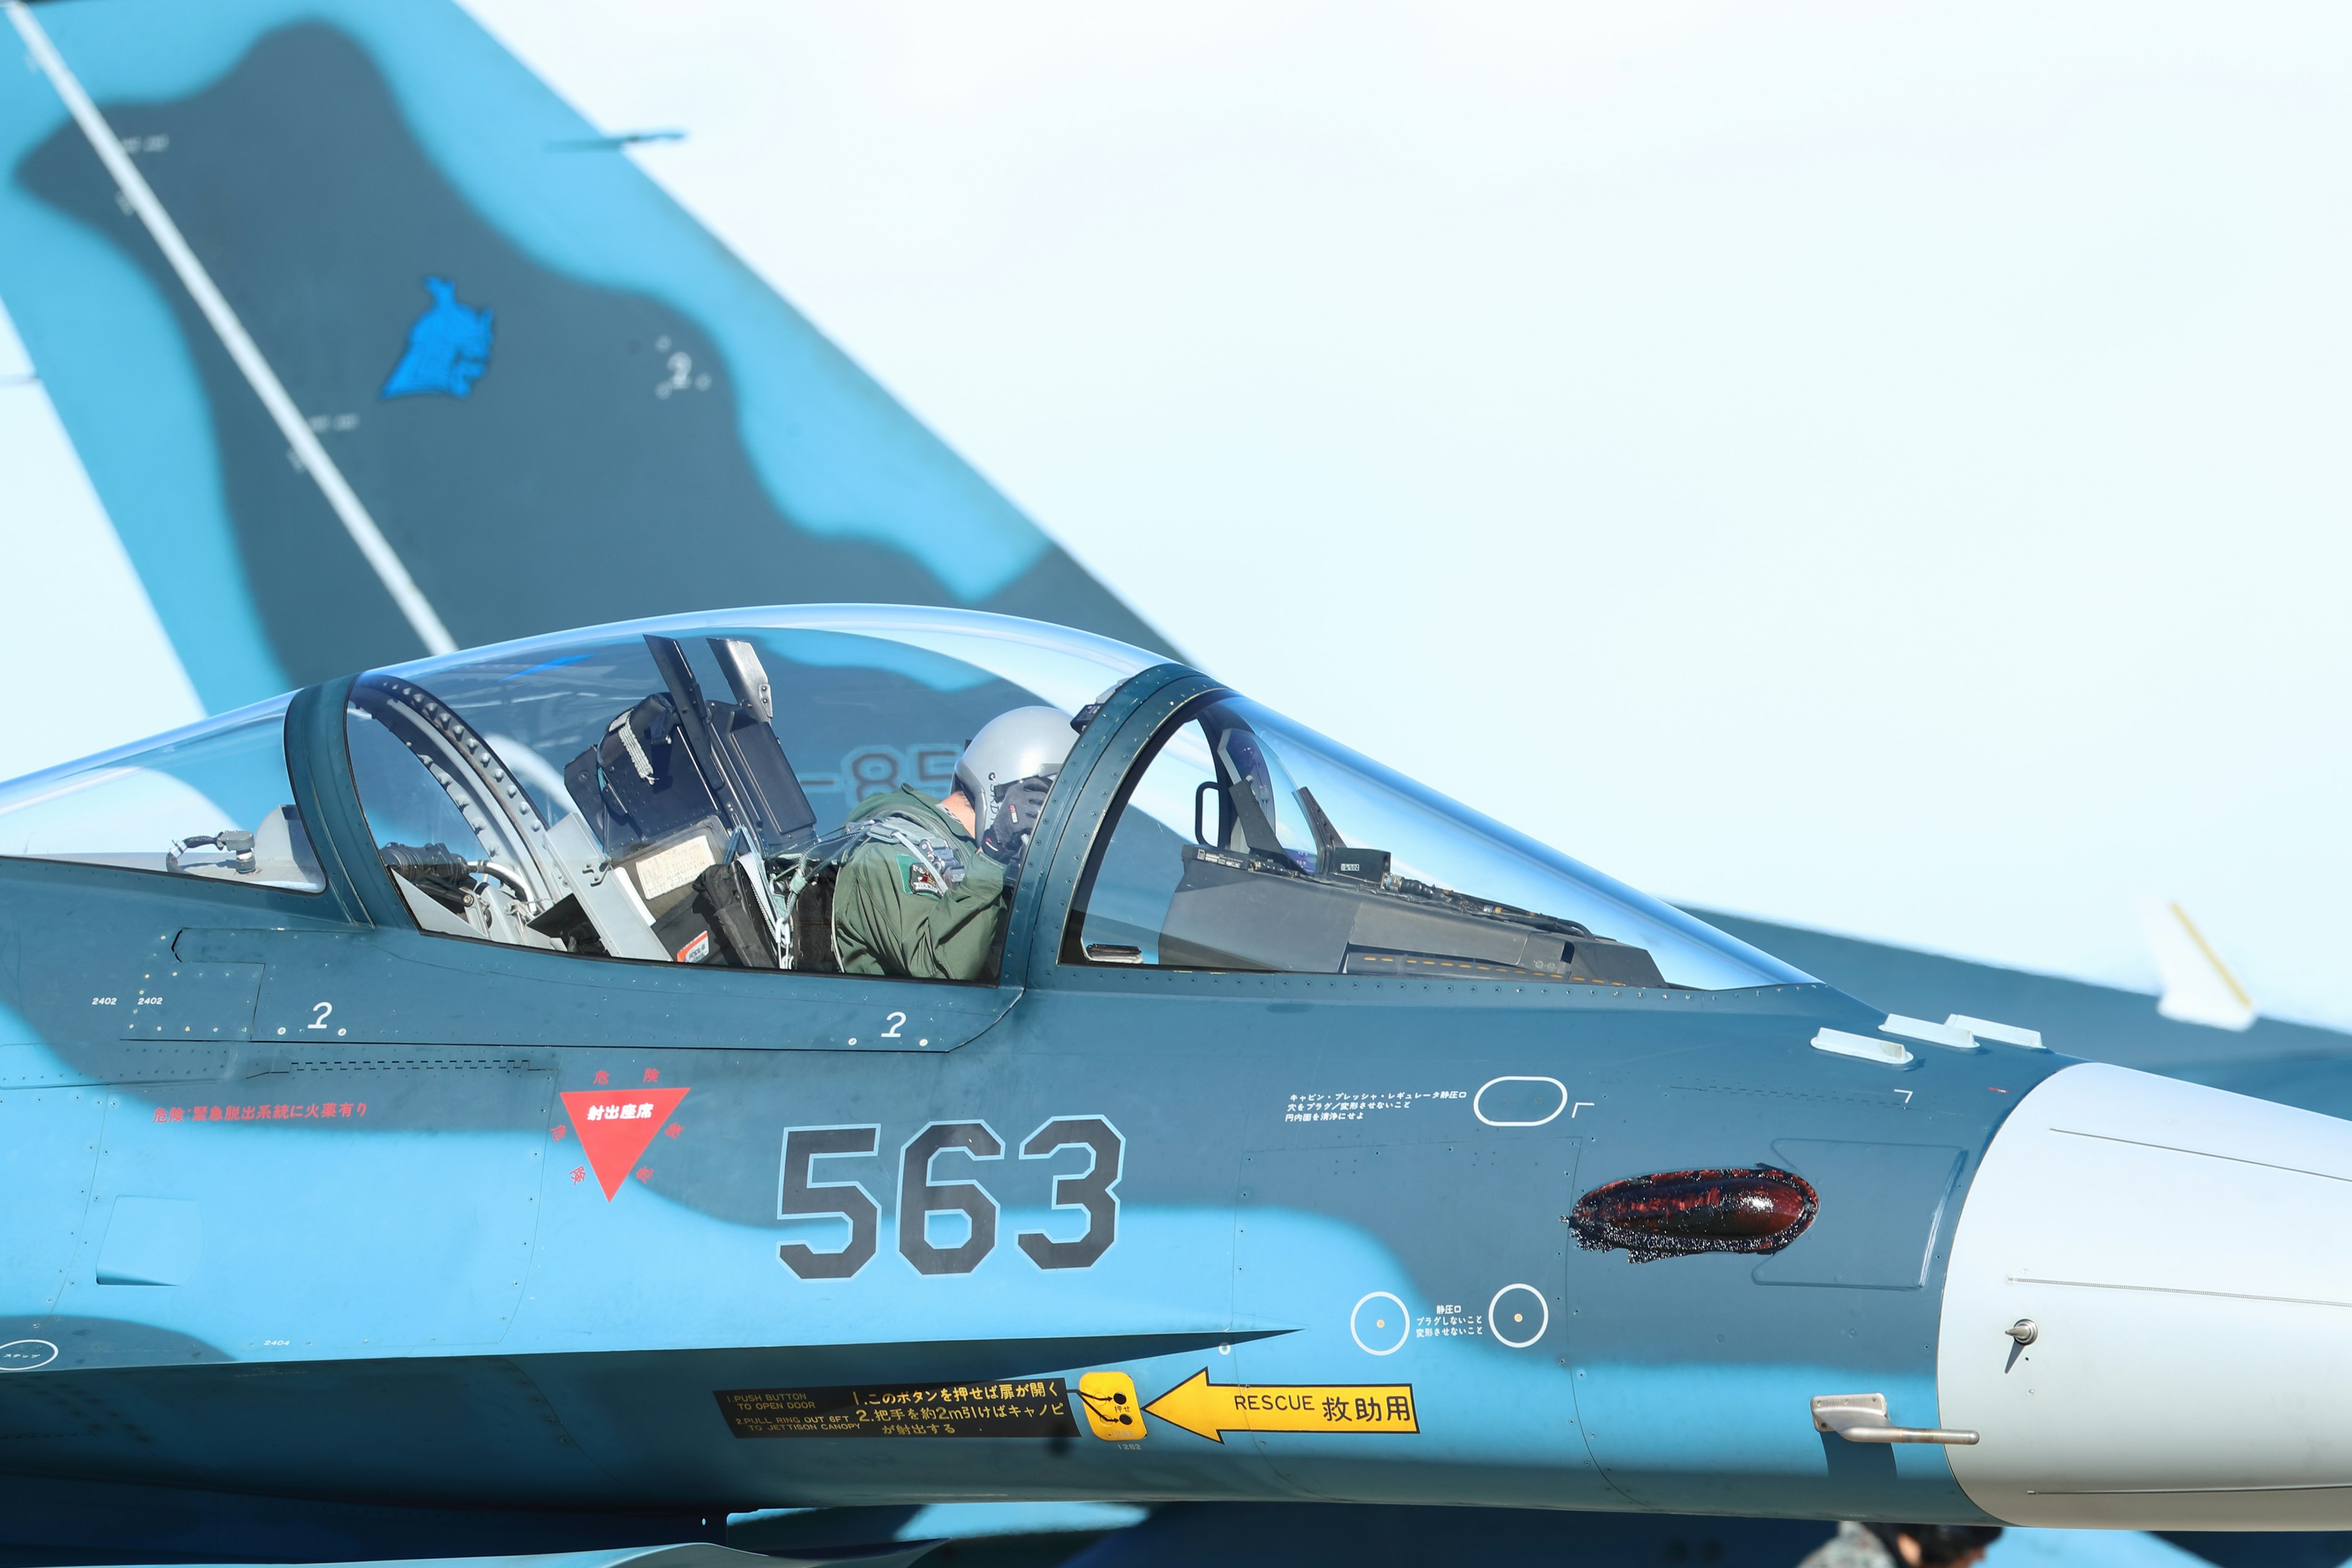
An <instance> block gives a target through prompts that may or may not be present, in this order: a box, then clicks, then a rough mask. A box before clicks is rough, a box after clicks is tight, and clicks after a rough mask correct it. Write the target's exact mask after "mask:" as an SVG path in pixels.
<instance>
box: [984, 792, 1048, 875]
mask: <svg viewBox="0 0 2352 1568" xmlns="http://www.w3.org/2000/svg"><path fill="white" fill-rule="evenodd" d="M1053 787H1054V781H1053V780H1052V779H1051V778H1050V777H1048V776H1047V775H1045V774H1044V773H1034V774H1032V775H1031V776H1029V777H1028V778H1025V779H1015V780H1013V782H1012V783H1011V784H1006V785H1005V786H1004V787H1003V789H1001V790H999V791H998V792H997V795H996V815H995V816H992V817H991V818H990V819H989V823H988V827H987V829H986V831H984V832H982V834H981V836H980V847H981V851H982V853H983V854H985V855H986V856H987V857H988V858H990V859H992V860H996V861H1000V862H1002V863H1003V864H1004V865H1007V866H1010V865H1013V863H1015V862H1016V861H1018V860H1019V859H1020V858H1021V857H1022V856H1023V855H1024V853H1025V852H1027V850H1028V847H1029V835H1030V833H1031V831H1032V830H1033V829H1034V828H1035V827H1036V826H1037V814H1038V813H1039V812H1040V811H1043V810H1044V809H1045V796H1046V795H1047V794H1048V793H1049V792H1050V791H1051V790H1052V789H1053Z"/></svg>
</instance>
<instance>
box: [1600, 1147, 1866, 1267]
mask: <svg viewBox="0 0 2352 1568" xmlns="http://www.w3.org/2000/svg"><path fill="white" fill-rule="evenodd" d="M1819 1206H1820V1197H1819V1194H1816V1193H1815V1192H1814V1191H1813V1188H1812V1184H1811V1183H1810V1182H1808V1181H1806V1180H1805V1179H1804V1178H1803V1177H1802V1176H1800V1175H1796V1174H1794V1173H1790V1172H1788V1171H1783V1170H1780V1169H1778V1168H1776V1167H1774V1166H1771V1165H1753V1166H1750V1167H1748V1169H1746V1170H1743V1171H1661V1172H1658V1173H1656V1174H1654V1175H1648V1176H1628V1177H1626V1178H1625V1179H1624V1180H1623V1181H1622V1182H1612V1183H1610V1184H1608V1185H1607V1186H1605V1187H1595V1188H1593V1189H1592V1190H1591V1192H1589V1193H1587V1194H1584V1195H1583V1196H1582V1197H1580V1198H1579V1199H1577V1200H1576V1209H1575V1212H1574V1213H1572V1214H1570V1215H1569V1216H1568V1223H1569V1226H1570V1228H1572V1229H1573V1230H1574V1231H1575V1232H1576V1240H1577V1245H1578V1246H1580V1247H1591V1249H1592V1250H1594V1251H1595V1252H1606V1251H1609V1250H1611V1249H1612V1248H1615V1247H1623V1248H1624V1249H1625V1250H1626V1251H1627V1252H1629V1253H1631V1254H1632V1255H1633V1261H1634V1262H1635V1263H1649V1262H1653V1261H1654V1260H1655V1259H1657V1258H1682V1257H1686V1256H1688V1255H1689V1254H1691V1253H1694V1252H1778V1251H1780V1249H1781V1248H1782V1247H1786V1246H1788V1245H1789V1244H1790V1242H1792V1241H1794V1240H1796V1239H1797V1237H1801V1236H1802V1235H1803V1234H1804V1233H1805V1227H1806V1226H1809V1225H1811V1224H1812V1223H1813V1211H1814V1210H1815V1209H1816V1208H1817V1207H1819Z"/></svg>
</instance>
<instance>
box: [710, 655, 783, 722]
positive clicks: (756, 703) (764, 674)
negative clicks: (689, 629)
mask: <svg viewBox="0 0 2352 1568" xmlns="http://www.w3.org/2000/svg"><path fill="white" fill-rule="evenodd" d="M708 640H709V644H710V652H711V654H712V656H713V657H714V658H717V659H718V660H719V669H720V671H721V672H723V673H724V674H725V675H726V677H727V684H728V685H729V686H730V688H732V689H733V690H734V692H735V700H736V701H738V702H740V703H741V704H742V705H743V706H744V707H745V708H747V709H749V710H751V712H753V713H756V714H757V715H759V719H760V722H761V723H762V724H773V723H774V722H775V721H776V694H775V690H774V689H773V688H772V687H771V686H769V684H768V669H767V667H766V666H765V665H763V664H761V662H760V650H759V649H757V648H755V647H752V646H751V644H750V643H748V642H745V641H744V640H743V639H742V638H741V637H711V638H709V639H708Z"/></svg>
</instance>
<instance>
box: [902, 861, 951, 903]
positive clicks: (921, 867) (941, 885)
mask: <svg viewBox="0 0 2352 1568" xmlns="http://www.w3.org/2000/svg"><path fill="white" fill-rule="evenodd" d="M891 858H892V859H894V860H896V861H898V879H899V883H900V885H901V886H903V887H904V888H905V889H907V891H908V892H909V893H915V894H919V895H920V896H922V897H924V898H927V899H944V898H946V897H947V896H948V887H947V884H946V883H945V882H943V881H941V880H940V875H939V873H938V872H937V871H934V870H932V869H931V868H930V865H929V863H928V862H926V861H924V860H921V859H919V858H916V857H915V856H912V855H894V856H892V857H891Z"/></svg>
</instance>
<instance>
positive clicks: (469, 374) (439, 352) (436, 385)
mask: <svg viewBox="0 0 2352 1568" xmlns="http://www.w3.org/2000/svg"><path fill="white" fill-rule="evenodd" d="M425 292H426V293H428V294H430V295H432V296H433V303H432V305H431V306H430V307H429V308H428V309H427V310H425V314H423V315H421V316H419V317H417V318H416V320H415V321H414V322H412V323H410V325H409V328H408V347H407V350H406V351H405V352H404V353H402V354H401V356H400V363H398V364H396V365H394V366H393V367H392V374H390V375H389V376H387V377H385V378H384V383H383V391H382V392H379V393H377V394H376V395H377V396H378V397H381V398H394V397H416V396H420V395H424V394H425V393H428V392H438V393H446V395H449V396H451V397H464V396H467V395H468V394H470V393H471V392H472V391H473V390H474V382H475V380H476V378H477V377H478V376H479V375H480V374H482V373H483V372H484V371H486V370H488V369H489V368H490V335H491V327H490V312H489V310H488V307H481V308H477V307H475V306H472V305H465V304H460V303H459V302H458V300H457V285H456V284H455V283H453V282H451V281H450V280H449V279H446V278H427V279H425Z"/></svg>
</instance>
